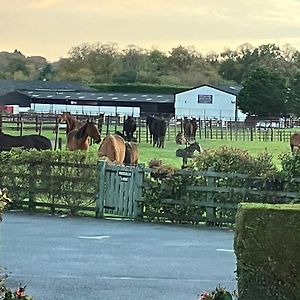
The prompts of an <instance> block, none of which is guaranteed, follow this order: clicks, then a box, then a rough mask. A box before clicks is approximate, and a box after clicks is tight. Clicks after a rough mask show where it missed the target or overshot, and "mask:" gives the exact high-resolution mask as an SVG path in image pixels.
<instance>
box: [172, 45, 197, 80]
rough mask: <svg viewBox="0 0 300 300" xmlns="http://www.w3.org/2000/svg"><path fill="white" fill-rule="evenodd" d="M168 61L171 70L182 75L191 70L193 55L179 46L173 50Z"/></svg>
mask: <svg viewBox="0 0 300 300" xmlns="http://www.w3.org/2000/svg"><path fill="white" fill-rule="evenodd" d="M168 60H169V64H170V66H171V68H172V69H173V70H174V71H176V72H178V74H181V73H182V72H187V70H188V69H189V68H190V66H191V64H192V61H193V55H192V53H191V52H190V51H189V50H188V49H187V48H185V47H182V46H179V47H177V48H173V49H172V51H171V52H170V56H169V59H168Z"/></svg>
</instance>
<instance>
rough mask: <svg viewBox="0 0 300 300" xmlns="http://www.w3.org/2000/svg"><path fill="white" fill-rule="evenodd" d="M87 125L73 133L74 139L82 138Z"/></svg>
mask: <svg viewBox="0 0 300 300" xmlns="http://www.w3.org/2000/svg"><path fill="white" fill-rule="evenodd" d="M88 125H89V124H88V123H85V124H84V125H83V126H82V127H80V128H79V129H78V131H77V132H76V133H75V137H76V138H77V139H81V138H83V136H84V133H85V131H86V128H87V127H88Z"/></svg>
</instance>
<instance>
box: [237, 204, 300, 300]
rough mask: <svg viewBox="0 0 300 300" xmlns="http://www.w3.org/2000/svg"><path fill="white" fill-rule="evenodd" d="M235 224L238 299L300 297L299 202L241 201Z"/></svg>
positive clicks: (285, 299)
mask: <svg viewBox="0 0 300 300" xmlns="http://www.w3.org/2000/svg"><path fill="white" fill-rule="evenodd" d="M236 226H237V228H236V235H235V242H234V247H235V253H236V256H237V276H238V290H239V296H240V298H239V299H240V300H257V299H259V300H270V299H276V300H298V299H300V255H299V253H300V205H267V204H252V203H251V204H250V203H243V204H241V205H240V206H239V209H238V213H237V221H236Z"/></svg>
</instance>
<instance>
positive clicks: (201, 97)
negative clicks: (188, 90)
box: [198, 95, 213, 104]
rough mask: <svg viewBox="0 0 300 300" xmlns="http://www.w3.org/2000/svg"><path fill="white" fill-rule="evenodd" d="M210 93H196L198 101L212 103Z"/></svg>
mask: <svg viewBox="0 0 300 300" xmlns="http://www.w3.org/2000/svg"><path fill="white" fill-rule="evenodd" d="M212 100H213V96H212V95H198V103H202V104H212Z"/></svg>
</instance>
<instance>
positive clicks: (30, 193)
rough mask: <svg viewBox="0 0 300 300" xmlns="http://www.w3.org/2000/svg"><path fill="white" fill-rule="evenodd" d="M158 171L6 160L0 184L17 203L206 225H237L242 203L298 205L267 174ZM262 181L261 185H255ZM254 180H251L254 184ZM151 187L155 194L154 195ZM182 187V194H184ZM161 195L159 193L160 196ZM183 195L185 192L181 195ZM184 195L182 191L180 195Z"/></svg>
mask: <svg viewBox="0 0 300 300" xmlns="http://www.w3.org/2000/svg"><path fill="white" fill-rule="evenodd" d="M154 172H155V170H154V169H149V168H145V167H144V166H143V165H139V166H138V167H136V168H134V167H125V166H120V167H117V166H112V165H109V164H106V163H105V162H103V161H101V162H99V164H84V163H79V164H77V163H65V162H59V161H57V162H47V163H42V164H37V163H30V162H26V163H15V164H10V163H9V162H7V161H6V162H5V163H3V162H1V163H0V178H1V181H0V188H7V189H8V190H9V193H10V195H11V197H12V198H13V200H15V201H14V205H15V206H16V207H23V208H26V209H30V210H31V211H35V210H37V209H38V208H47V209H50V211H51V212H52V213H54V212H55V211H56V210H57V209H59V210H61V209H63V210H67V211H69V212H71V213H77V212H78V211H87V212H94V214H95V215H96V214H97V216H98V217H102V216H105V215H107V214H109V215H111V216H118V217H126V218H142V219H147V218H148V219H158V220H160V221H172V222H191V223H199V222H205V223H206V224H220V223H227V224H228V223H234V221H235V212H236V208H237V205H238V203H239V202H242V201H247V202H266V203H295V202H299V198H300V194H299V191H300V184H299V183H300V178H295V180H293V182H294V185H293V186H294V190H293V189H291V190H283V189H282V190H270V189H267V188H266V186H264V185H263V184H261V183H264V181H263V180H264V179H263V178H253V177H251V176H250V175H247V174H236V173H221V172H215V171H214V169H213V168H212V167H211V168H209V170H208V171H189V170H180V171H178V172H177V173H176V174H175V177H176V176H182V178H183V179H182V181H180V182H181V186H178V185H174V186H172V184H171V183H170V181H167V182H165V179H159V180H155V179H153V178H152V177H151V174H153V173H154ZM185 178H188V182H189V183H188V184H187V183H186V181H185ZM256 182H258V183H260V185H259V186H257V185H255V184H253V183H256ZM249 183H250V184H249ZM151 189H152V190H153V191H154V193H153V194H151V193H150V194H149V192H151ZM178 191H179V192H178ZM157 193H158V195H157ZM178 193H179V194H178ZM180 193H181V194H180Z"/></svg>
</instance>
